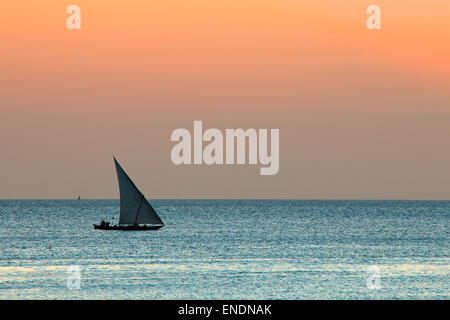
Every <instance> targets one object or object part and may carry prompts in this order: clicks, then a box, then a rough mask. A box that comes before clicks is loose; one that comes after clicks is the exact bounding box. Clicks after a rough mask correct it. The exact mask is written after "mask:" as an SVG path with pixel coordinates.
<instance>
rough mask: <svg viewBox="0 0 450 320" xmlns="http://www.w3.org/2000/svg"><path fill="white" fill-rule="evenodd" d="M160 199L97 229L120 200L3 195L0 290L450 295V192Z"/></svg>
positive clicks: (24, 293) (90, 295) (207, 295)
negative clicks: (392, 196) (141, 226)
mask: <svg viewBox="0 0 450 320" xmlns="http://www.w3.org/2000/svg"><path fill="white" fill-rule="evenodd" d="M151 203H152V205H153V206H154V207H155V209H156V210H157V212H158V213H159V215H160V216H161V218H162V219H163V221H164V222H165V223H166V226H165V227H164V228H162V229H160V230H158V231H134V232H132V231H103V230H94V229H93V226H92V224H93V223H98V222H99V221H100V220H101V219H102V218H110V217H112V216H115V217H118V214H119V201H118V200H81V201H72V200H65V201H56V200H49V201H47V200H37V201H36V200H29V201H28V200H19V201H15V200H14V201H13V200H3V201H0V219H1V225H0V228H1V231H0V241H1V246H0V259H1V260H0V298H1V299H448V298H449V293H450V291H449V272H450V266H449V262H450V247H449V217H450V201H315V200H308V201H297V200H292V201H272V200H154V201H151ZM70 266H79V268H80V277H79V278H80V282H79V284H80V287H79V289H74V288H73V284H74V283H75V284H76V282H71V280H70V279H72V278H73V276H74V274H73V273H72V272H70V269H69V272H68V267H70ZM368 270H369V271H368ZM68 281H69V282H68Z"/></svg>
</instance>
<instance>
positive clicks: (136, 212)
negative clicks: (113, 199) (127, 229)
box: [114, 158, 164, 226]
mask: <svg viewBox="0 0 450 320" xmlns="http://www.w3.org/2000/svg"><path fill="white" fill-rule="evenodd" d="M114 163H115V165H116V171H117V179H118V180H119V190H120V217H119V224H132V225H137V224H154V225H161V226H163V225H164V223H163V222H162V220H161V218H160V217H159V216H158V214H157V213H156V211H155V210H154V209H153V207H152V206H151V205H150V203H148V201H147V200H146V199H145V197H144V195H143V194H142V193H141V192H140V191H139V189H138V188H137V187H136V185H135V184H134V182H133V181H132V180H131V179H130V177H129V176H128V175H127V174H126V172H125V171H124V170H123V169H122V167H121V166H120V164H119V162H118V161H117V160H116V158H114Z"/></svg>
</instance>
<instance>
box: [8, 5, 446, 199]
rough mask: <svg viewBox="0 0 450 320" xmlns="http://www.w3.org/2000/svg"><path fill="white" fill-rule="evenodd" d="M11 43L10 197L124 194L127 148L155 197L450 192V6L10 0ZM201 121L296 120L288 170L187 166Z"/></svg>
mask: <svg viewBox="0 0 450 320" xmlns="http://www.w3.org/2000/svg"><path fill="white" fill-rule="evenodd" d="M70 4H76V5H78V6H80V8H81V30H68V29H67V28H66V19H67V17H68V14H66V8H67V6H68V5H70ZM371 4H376V5H378V6H380V8H381V19H382V29H381V30H374V31H370V30H368V29H367V27H366V19H367V16H368V15H367V14H366V8H367V7H368V6H369V5H371ZM0 37H1V45H0V55H1V59H0V111H1V112H0V114H1V118H0V151H1V157H0V159H1V160H0V161H1V162H0V198H3V199H11V198H49V199H56V198H75V197H77V196H78V195H81V196H82V197H83V198H117V197H118V186H117V180H116V176H115V171H114V165H113V161H112V156H113V155H116V157H117V158H118V160H119V161H120V162H121V164H122V166H123V167H124V169H125V170H126V171H127V172H128V173H129V174H130V176H131V177H132V178H133V179H134V181H135V182H136V184H137V185H138V187H140V189H141V190H142V191H143V193H144V194H145V195H147V196H148V197H149V198H294V199H297V198H298V199H444V200H449V199H450V144H449V142H450V1H448V0H428V1H417V0H412V1H411V0H408V1H407V0H397V1H387V0H376V1H364V0H341V1H335V0H309V1H300V0H295V1H294V0H284V1H282V0H239V1H237V0H227V1H223V0H214V1H212V0H201V1H200V0H164V1H162V0H158V1H156V0H147V1H144V0H141V1H137V0H127V1H124V0H121V1H118V0H117V1H115V0H108V1H106V0H105V1H103V0H96V1H87V0H73V1H61V0H53V1H51V0H40V1H33V0H30V1H23V0H6V1H5V0H3V1H2V2H1V4H0ZM194 120H203V125H204V128H205V129H206V128H219V129H222V130H224V129H225V128H244V129H246V128H279V129H280V171H279V173H278V174H277V175H275V176H260V175H259V166H237V165H235V166H224V165H223V166H218V165H216V166H207V165H203V166H194V165H191V166H186V165H184V166H183V165H182V166H175V165H174V164H172V162H171V160H170V151H171V148H172V147H173V145H174V143H172V142H171V141H170V135H171V133H172V131H173V130H174V129H176V128H187V129H189V130H191V131H192V126H193V121H194Z"/></svg>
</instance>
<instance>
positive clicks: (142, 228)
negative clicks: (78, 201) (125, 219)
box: [94, 224, 163, 231]
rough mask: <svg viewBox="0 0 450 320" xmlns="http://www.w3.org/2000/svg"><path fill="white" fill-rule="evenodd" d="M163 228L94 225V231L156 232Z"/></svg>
mask: <svg viewBox="0 0 450 320" xmlns="http://www.w3.org/2000/svg"><path fill="white" fill-rule="evenodd" d="M162 227H163V226H146V225H141V226H140V225H127V226H102V225H99V224H94V229H97V230H122V231H144V230H158V229H160V228H162Z"/></svg>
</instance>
